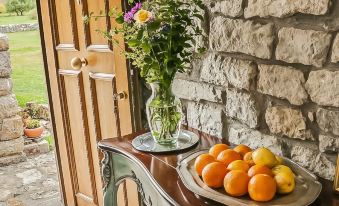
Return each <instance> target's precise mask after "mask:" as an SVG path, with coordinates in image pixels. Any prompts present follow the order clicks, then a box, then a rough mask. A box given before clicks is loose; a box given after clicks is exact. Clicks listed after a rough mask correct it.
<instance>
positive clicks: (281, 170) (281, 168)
mask: <svg viewBox="0 0 339 206" xmlns="http://www.w3.org/2000/svg"><path fill="white" fill-rule="evenodd" d="M272 172H273V174H274V175H277V174H279V173H287V174H291V175H292V176H293V177H294V173H293V171H292V170H291V168H289V167H287V166H286V165H277V166H275V167H273V168H272Z"/></svg>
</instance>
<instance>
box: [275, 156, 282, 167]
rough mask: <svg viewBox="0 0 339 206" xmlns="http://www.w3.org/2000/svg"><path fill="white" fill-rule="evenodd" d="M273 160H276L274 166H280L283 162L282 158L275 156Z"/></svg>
mask: <svg viewBox="0 0 339 206" xmlns="http://www.w3.org/2000/svg"><path fill="white" fill-rule="evenodd" d="M275 158H276V159H277V164H276V165H282V164H283V162H284V160H283V158H282V157H280V156H278V155H276V156H275Z"/></svg>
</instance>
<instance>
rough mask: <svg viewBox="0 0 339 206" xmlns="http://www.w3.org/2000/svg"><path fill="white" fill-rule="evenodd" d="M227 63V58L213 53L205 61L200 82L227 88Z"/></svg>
mask: <svg viewBox="0 0 339 206" xmlns="http://www.w3.org/2000/svg"><path fill="white" fill-rule="evenodd" d="M226 69H227V63H226V60H225V57H223V56H222V55H217V54H214V53H211V54H209V55H208V56H207V58H205V59H204V62H203V66H202V68H201V72H200V80H201V81H203V82H207V83H210V84H215V85H218V86H225V87H226V86H227V82H228V81H227V76H226Z"/></svg>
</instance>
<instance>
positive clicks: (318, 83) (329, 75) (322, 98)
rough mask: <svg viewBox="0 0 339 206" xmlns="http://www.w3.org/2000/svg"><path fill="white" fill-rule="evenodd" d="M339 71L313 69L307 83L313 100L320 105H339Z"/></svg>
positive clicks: (307, 89)
mask: <svg viewBox="0 0 339 206" xmlns="http://www.w3.org/2000/svg"><path fill="white" fill-rule="evenodd" d="M338 82H339V71H328V70H318V71H311V72H310V74H309V76H308V80H307V82H306V84H305V88H306V91H307V92H308V94H309V95H310V97H311V100H312V101H313V102H315V103H317V104H319V105H323V106H333V107H339V83H338Z"/></svg>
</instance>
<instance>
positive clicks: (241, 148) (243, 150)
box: [233, 144, 252, 157]
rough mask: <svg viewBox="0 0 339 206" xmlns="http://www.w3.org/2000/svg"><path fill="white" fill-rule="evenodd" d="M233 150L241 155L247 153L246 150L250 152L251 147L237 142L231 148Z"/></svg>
mask: <svg viewBox="0 0 339 206" xmlns="http://www.w3.org/2000/svg"><path fill="white" fill-rule="evenodd" d="M233 150H234V151H236V152H238V153H239V154H240V155H241V156H242V157H243V156H244V155H245V154H246V153H247V152H251V151H252V149H251V148H249V147H248V146H246V145H243V144H239V145H238V146H236V147H234V148H233Z"/></svg>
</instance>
